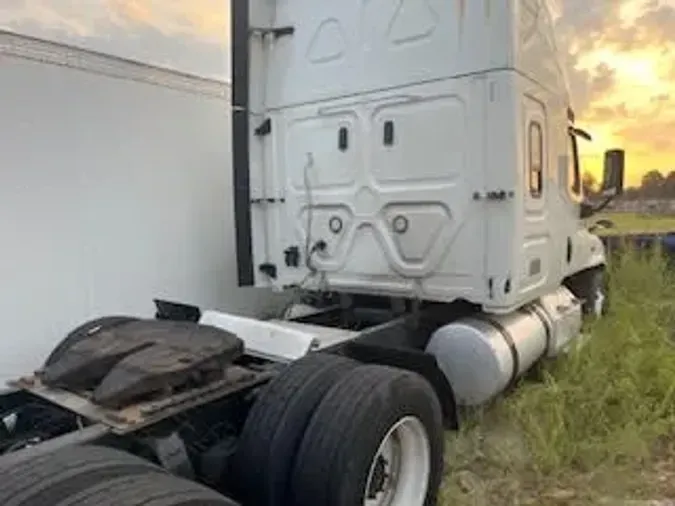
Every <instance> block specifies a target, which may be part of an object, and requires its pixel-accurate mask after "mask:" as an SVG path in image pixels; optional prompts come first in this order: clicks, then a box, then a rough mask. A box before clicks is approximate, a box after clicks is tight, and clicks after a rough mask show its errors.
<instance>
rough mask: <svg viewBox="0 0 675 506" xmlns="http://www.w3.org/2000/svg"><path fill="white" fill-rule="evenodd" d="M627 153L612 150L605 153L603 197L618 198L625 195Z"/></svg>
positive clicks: (620, 150) (601, 191)
mask: <svg viewBox="0 0 675 506" xmlns="http://www.w3.org/2000/svg"><path fill="white" fill-rule="evenodd" d="M625 167H626V152H625V151H624V150H622V149H610V150H609V151H606V152H605V168H604V174H603V177H602V188H601V190H600V193H601V195H602V196H603V197H607V198H612V197H618V196H619V195H621V194H622V193H623V185H624V172H625Z"/></svg>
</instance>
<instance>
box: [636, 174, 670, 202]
mask: <svg viewBox="0 0 675 506" xmlns="http://www.w3.org/2000/svg"><path fill="white" fill-rule="evenodd" d="M665 182H666V178H665V177H664V176H663V174H661V173H660V172H659V171H658V170H651V171H649V172H647V173H646V174H645V175H644V176H643V177H642V186H641V190H642V197H643V198H646V199H658V198H662V197H663V193H664V186H665Z"/></svg>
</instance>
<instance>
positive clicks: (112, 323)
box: [44, 316, 138, 367]
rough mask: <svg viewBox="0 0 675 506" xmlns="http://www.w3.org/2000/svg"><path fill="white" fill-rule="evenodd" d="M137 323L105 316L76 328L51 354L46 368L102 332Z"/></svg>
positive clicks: (128, 319) (123, 318) (130, 318)
mask: <svg viewBox="0 0 675 506" xmlns="http://www.w3.org/2000/svg"><path fill="white" fill-rule="evenodd" d="M135 321H138V318H132V317H130V316H104V317H102V318H96V319H95V320H90V321H88V322H86V323H84V324H82V325H80V326H79V327H77V328H75V329H74V330H72V331H71V332H70V333H69V334H68V335H67V336H66V337H65V338H63V340H62V341H61V342H60V343H59V344H57V345H56V348H54V349H53V350H52V352H51V353H50V354H49V356H48V357H47V360H45V364H44V366H45V367H48V366H50V365H52V364H53V363H55V362H58V361H59V360H60V359H61V357H63V355H64V354H65V353H66V352H67V351H68V350H69V349H70V348H72V347H73V346H75V345H76V344H77V343H79V342H81V341H84V340H85V339H86V338H88V337H89V336H91V335H93V334H95V333H97V332H100V331H101V330H110V329H114V328H115V327H119V326H121V325H125V324H127V323H132V322H135Z"/></svg>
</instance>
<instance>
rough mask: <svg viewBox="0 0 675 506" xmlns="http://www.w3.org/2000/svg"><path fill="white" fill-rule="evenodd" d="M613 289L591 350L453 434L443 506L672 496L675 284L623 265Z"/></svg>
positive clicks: (639, 265) (659, 272) (648, 263)
mask: <svg viewBox="0 0 675 506" xmlns="http://www.w3.org/2000/svg"><path fill="white" fill-rule="evenodd" d="M610 285H611V286H610V296H611V304H612V305H611V314H610V315H609V316H608V317H607V318H604V319H602V320H600V321H598V322H595V323H593V324H591V325H589V327H588V328H587V329H586V332H587V334H588V335H589V336H590V337H589V339H587V340H586V341H584V345H583V346H581V347H579V349H577V350H574V351H572V352H571V353H569V354H568V355H566V356H564V357H562V358H559V359H557V360H555V361H553V362H550V363H546V364H542V365H541V367H540V368H539V369H538V371H537V372H536V376H537V377H536V378H528V379H527V380H524V381H523V384H522V385H520V386H519V387H518V388H517V389H516V390H515V391H514V392H513V393H511V394H510V395H508V396H506V397H505V398H503V399H501V400H498V401H497V402H495V403H494V405H492V406H491V407H489V408H486V409H484V410H483V411H482V412H480V413H472V414H471V415H470V416H469V419H468V421H467V426H466V428H465V429H464V430H463V431H462V432H460V433H459V434H452V435H449V436H448V438H449V439H448V442H449V450H448V455H447V468H448V469H447V479H446V483H445V486H444V489H443V499H442V501H441V504H442V506H450V505H453V506H464V505H467V506H468V505H472V506H473V505H482V504H486V505H490V506H499V505H511V504H537V505H547V504H570V505H572V504H580V505H589V504H604V503H603V502H600V498H601V497H605V498H606V497H626V496H630V497H646V496H651V497H654V496H655V495H656V496H658V495H666V496H667V495H670V496H671V497H675V495H674V494H675V480H674V479H673V477H675V453H673V452H671V436H673V435H675V346H674V343H673V341H672V339H673V338H674V337H675V336H673V335H672V334H673V331H674V330H675V279H674V278H673V274H672V273H670V272H669V271H668V270H667V269H666V267H665V265H664V263H663V262H662V261H661V260H660V259H658V258H656V257H652V258H650V259H638V258H637V257H636V256H635V255H627V256H626V258H624V259H623V260H621V261H620V262H618V263H616V264H615V265H613V266H612V267H611V269H610ZM672 440H674V441H675V438H672ZM664 476H666V477H668V478H667V479H665V478H664ZM616 504H617V505H618V504H620V503H616Z"/></svg>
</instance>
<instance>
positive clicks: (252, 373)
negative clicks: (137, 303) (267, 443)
mask: <svg viewBox="0 0 675 506" xmlns="http://www.w3.org/2000/svg"><path fill="white" fill-rule="evenodd" d="M243 352H244V344H243V341H242V340H241V339H239V338H238V337H237V336H235V335H234V334H232V333H230V332H227V331H224V330H222V329H218V328H215V327H211V326H208V325H200V324H198V323H194V322H176V321H162V320H139V321H133V322H130V323H126V324H124V325H121V326H116V327H114V328H110V329H104V328H101V329H100V330H98V331H96V332H93V333H91V334H87V336H86V338H85V339H83V340H81V341H78V342H75V343H73V344H72V346H71V347H70V348H67V349H66V351H65V352H64V353H63V354H62V355H61V356H60V357H61V358H60V359H59V360H57V361H55V362H53V363H50V364H49V365H48V366H47V367H46V368H45V369H44V370H42V371H38V372H36V373H35V375H33V376H31V377H28V378H21V379H19V380H18V381H15V382H13V383H12V384H11V386H12V387H15V388H19V389H22V390H24V391H27V392H30V393H32V394H34V395H36V396H38V397H41V398H43V399H45V400H47V401H50V402H52V403H54V404H56V405H58V406H61V407H62V408H65V409H67V410H69V411H71V412H73V413H76V414H79V415H81V416H83V417H85V418H87V419H89V420H91V421H94V422H97V423H101V424H104V425H105V426H106V427H109V428H110V429H111V431H112V432H114V433H116V434H126V433H129V432H133V431H136V430H138V429H141V428H143V427H147V426H149V425H153V424H155V423H157V422H159V421H161V420H164V419H166V418H169V417H171V416H174V415H176V414H178V413H181V412H183V411H185V410H188V409H191V408H194V407H197V406H200V405H203V404H206V403H209V402H213V401H215V400H218V399H220V398H223V397H225V396H228V395H232V394H235V393H238V392H241V391H244V390H247V389H249V388H253V387H255V386H257V385H259V384H262V383H264V382H266V381H267V380H268V379H270V377H271V376H272V374H273V373H269V372H264V371H263V372H261V371H259V370H253V369H249V368H247V367H243V366H240V365H237V364H235V361H236V360H237V359H238V358H240V357H241V356H242V355H243Z"/></svg>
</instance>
